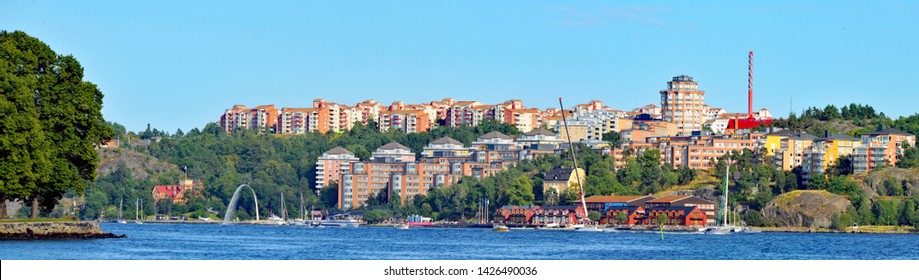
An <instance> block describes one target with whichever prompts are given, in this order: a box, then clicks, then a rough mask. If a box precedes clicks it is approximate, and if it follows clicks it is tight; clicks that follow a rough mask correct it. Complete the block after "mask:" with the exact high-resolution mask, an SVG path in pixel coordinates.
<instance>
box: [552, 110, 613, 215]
mask: <svg viewBox="0 0 919 280" xmlns="http://www.w3.org/2000/svg"><path fill="white" fill-rule="evenodd" d="M558 106H559V107H561V110H562V123H563V124H564V125H565V135H566V136H567V137H568V149H569V150H570V154H571V161H573V162H574V174H575V177H576V178H577V180H578V195H579V196H580V197H581V209H583V210H584V214H583V216H582V217H581V219H579V220H578V222H577V224H575V225H572V227H574V228H575V229H576V230H578V231H592V232H600V231H603V230H602V229H600V227H599V225H591V224H593V223H592V221H591V220H590V218H588V217H587V214H588V211H587V201H586V199H584V195H585V194H584V186H582V184H581V182H584V183H587V182H586V181H582V180H581V173H580V172H578V158H577V154H576V153H575V150H574V144H573V143H572V142H571V133H569V131H570V130H568V118H566V117H565V105H562V98H561V97H559V98H558Z"/></svg>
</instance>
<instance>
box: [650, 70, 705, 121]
mask: <svg viewBox="0 0 919 280" xmlns="http://www.w3.org/2000/svg"><path fill="white" fill-rule="evenodd" d="M660 95H661V118H662V119H663V120H664V121H667V122H672V123H674V124H676V126H677V133H679V134H682V135H689V134H691V133H692V132H693V131H700V130H702V123H703V122H705V118H704V116H705V115H706V113H707V112H705V111H704V106H705V91H702V90H699V84H698V83H697V82H696V81H694V80H693V78H692V77H690V76H687V75H679V76H676V77H673V79H672V80H671V81H670V82H667V89H665V90H661V91H660Z"/></svg>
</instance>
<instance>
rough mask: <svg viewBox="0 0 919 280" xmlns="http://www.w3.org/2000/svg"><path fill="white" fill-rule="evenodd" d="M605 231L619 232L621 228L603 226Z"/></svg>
mask: <svg viewBox="0 0 919 280" xmlns="http://www.w3.org/2000/svg"><path fill="white" fill-rule="evenodd" d="M603 232H619V230H617V229H615V228H611V227H608V228H603Z"/></svg>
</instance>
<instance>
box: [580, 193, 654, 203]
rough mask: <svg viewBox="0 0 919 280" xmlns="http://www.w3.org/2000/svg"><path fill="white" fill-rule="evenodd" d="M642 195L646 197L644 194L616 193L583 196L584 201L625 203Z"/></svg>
mask: <svg viewBox="0 0 919 280" xmlns="http://www.w3.org/2000/svg"><path fill="white" fill-rule="evenodd" d="M643 197H646V196H641V195H619V196H616V195H595V196H591V197H588V198H585V199H584V201H585V202H622V203H627V202H629V201H633V200H636V199H639V198H643Z"/></svg>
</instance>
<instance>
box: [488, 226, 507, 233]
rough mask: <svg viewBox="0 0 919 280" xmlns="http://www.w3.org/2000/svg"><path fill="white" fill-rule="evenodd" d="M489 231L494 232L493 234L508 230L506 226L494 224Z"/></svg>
mask: <svg viewBox="0 0 919 280" xmlns="http://www.w3.org/2000/svg"><path fill="white" fill-rule="evenodd" d="M491 231H494V232H507V231H508V229H507V226H506V225H504V224H495V225H494V226H492V227H491Z"/></svg>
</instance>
